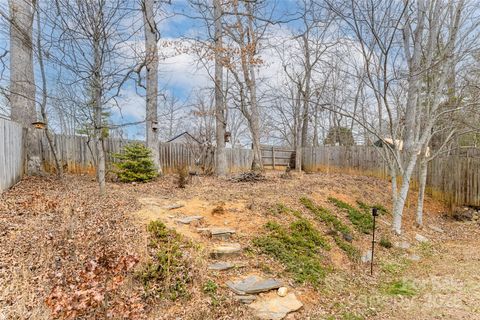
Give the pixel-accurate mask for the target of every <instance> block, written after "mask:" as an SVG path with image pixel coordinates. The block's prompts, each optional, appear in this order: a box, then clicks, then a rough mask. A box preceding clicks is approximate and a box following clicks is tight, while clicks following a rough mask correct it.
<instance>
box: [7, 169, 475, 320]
mask: <svg viewBox="0 0 480 320" xmlns="http://www.w3.org/2000/svg"><path fill="white" fill-rule="evenodd" d="M389 195H390V192H389V184H388V182H387V181H382V180H378V179H374V178H368V177H362V176H347V175H341V174H310V175H298V176H294V177H293V178H292V179H282V178H281V177H280V173H270V174H268V175H267V179H266V180H265V181H261V182H256V183H236V182H233V181H229V180H218V179H215V178H210V177H200V178H195V180H194V181H192V182H191V183H190V184H189V185H188V186H187V187H186V188H185V189H180V188H177V186H176V181H175V178H174V177H171V176H170V177H165V178H162V179H159V180H158V181H155V182H151V183H146V184H120V183H118V184H117V183H109V184H108V194H107V195H106V196H105V197H100V196H98V195H97V186H96V184H95V182H94V181H92V179H91V177H89V176H67V177H66V178H65V179H64V180H63V181H57V180H55V179H52V178H48V177H43V178H40V177H34V178H33V177H32V178H26V179H24V180H23V181H21V182H20V183H19V184H18V185H17V186H15V187H14V188H12V189H11V190H9V191H7V192H5V193H3V194H2V195H1V196H0V244H1V245H0V317H1V316H2V315H3V316H5V317H6V318H7V319H51V318H53V317H57V318H71V319H74V318H80V319H106V318H112V317H113V318H120V317H124V318H129V319H141V318H148V319H172V318H179V319H249V318H251V315H250V313H249V311H248V309H247V308H246V307H245V306H244V305H242V304H240V303H238V302H234V301H233V299H232V295H231V293H230V291H229V290H227V289H226V288H225V286H224V282H225V281H226V280H227V279H228V278H230V277H233V276H235V275H239V274H245V273H259V274H264V275H268V276H273V277H278V278H281V279H282V280H284V281H285V282H287V283H289V284H291V286H292V287H294V289H295V291H296V293H297V295H298V298H299V299H300V300H301V301H302V302H303V303H304V308H303V309H302V310H300V311H299V312H297V313H295V314H293V315H292V316H291V317H292V318H293V319H307V318H309V317H310V318H311V319H397V318H398V315H399V314H402V318H403V319H439V318H442V317H443V318H445V319H452V318H455V319H475V317H477V318H480V317H478V314H479V309H478V305H480V304H479V302H480V300H479V297H478V294H479V292H480V288H479V287H478V283H480V278H479V274H480V273H479V272H478V267H479V265H480V256H479V252H480V250H478V247H479V245H480V243H479V242H478V240H476V239H478V235H479V232H478V225H476V224H470V223H467V224H462V223H453V222H451V221H449V220H446V219H444V218H442V214H443V213H444V210H445V209H444V207H443V206H442V205H441V204H438V203H436V202H434V201H432V200H430V199H427V204H426V210H427V216H426V219H425V221H426V224H432V225H436V226H440V227H442V228H443V229H444V230H445V231H446V232H445V233H442V234H440V233H438V232H436V231H433V230H431V229H429V228H425V229H424V230H421V231H418V230H416V229H415V228H414V227H413V217H412V215H413V211H414V206H413V205H410V206H408V207H407V212H406V215H405V218H406V219H405V230H406V232H405V235H404V237H403V239H406V240H408V241H409V242H410V243H411V244H412V248H411V249H409V250H408V251H405V252H404V251H401V250H400V249H395V248H392V249H387V248H383V247H380V246H377V251H376V265H375V270H376V272H375V276H374V277H370V276H369V274H368V271H369V267H368V265H362V264H360V263H357V262H355V261H352V260H351V259H349V257H348V256H347V255H346V253H345V252H344V251H342V250H341V249H339V247H338V246H336V245H335V242H334V241H333V239H334V237H333V236H332V237H330V236H329V230H330V227H329V226H328V224H325V223H323V222H322V221H321V220H319V219H315V215H312V213H311V211H309V210H308V209H306V208H305V206H304V205H303V204H302V203H301V202H300V199H301V198H302V197H308V198H309V199H311V200H312V201H314V202H315V204H316V205H318V206H321V207H324V208H326V209H328V210H329V212H333V213H334V214H336V216H337V217H338V219H340V220H341V222H342V224H346V225H348V226H349V228H350V229H352V230H355V229H356V228H355V225H353V224H352V222H351V221H350V219H349V218H351V216H350V217H349V216H348V212H346V211H345V210H342V209H339V208H336V207H335V205H333V204H332V203H331V202H329V201H328V198H329V197H334V198H336V199H339V200H341V201H343V202H345V203H348V204H349V205H351V206H354V207H356V208H358V209H359V210H360V209H361V208H360V207H359V206H358V205H357V203H358V201H361V202H362V203H364V204H369V205H373V204H380V205H383V206H385V207H387V208H389V207H390V200H389ZM412 198H414V197H412ZM176 203H181V204H183V205H184V207H183V208H181V209H178V211H179V212H181V213H182V214H201V215H204V216H205V223H207V224H209V225H226V226H229V227H233V228H235V229H236V230H237V235H236V241H238V242H239V243H241V244H242V246H243V247H244V248H246V249H247V250H246V253H245V254H244V255H243V256H242V260H243V262H244V263H245V267H244V268H242V269H241V270H233V271H229V272H228V273H226V274H215V275H212V274H211V273H209V272H208V271H207V270H206V264H207V263H208V261H207V256H208V246H209V243H208V241H207V240H206V239H205V238H203V237H201V236H199V235H198V234H197V233H195V232H192V230H191V228H189V227H184V226H181V227H179V226H176V225H175V224H169V218H168V215H169V214H166V213H165V212H164V211H162V210H161V209H160V207H159V206H161V205H169V204H176ZM278 204H282V205H283V206H285V207H288V208H291V209H292V210H294V212H298V213H296V214H282V212H281V211H279V210H275V208H278ZM172 214H173V213H172ZM298 214H301V216H302V219H303V218H305V219H308V221H309V223H310V224H312V226H314V227H315V228H317V229H318V231H319V232H320V233H321V234H322V235H323V236H324V237H325V238H326V239H328V241H330V243H329V245H330V246H331V247H332V249H331V250H328V251H325V257H324V258H322V261H324V262H325V263H326V264H328V266H329V268H328V270H333V271H329V272H328V273H327V274H326V275H325V279H324V280H322V281H323V282H321V283H319V284H315V286H313V285H309V284H308V283H306V284H297V283H295V282H294V281H293V279H292V278H291V277H292V273H291V272H289V271H288V268H286V267H285V265H283V264H282V260H275V259H273V258H272V257H271V256H269V255H266V254H264V253H262V252H261V251H258V250H257V248H255V246H254V245H253V239H254V238H255V237H257V236H258V235H260V234H263V233H264V232H265V228H264V226H265V225H266V224H267V223H268V222H269V221H275V223H278V224H280V225H283V226H286V227H289V226H290V225H292V223H295V221H296V219H298ZM296 215H297V216H296ZM156 219H164V220H165V223H166V225H167V226H169V227H175V228H177V229H178V230H177V231H178V232H179V234H181V235H182V237H184V238H185V239H186V240H188V241H192V242H193V243H194V244H195V245H194V246H193V247H192V249H191V250H190V251H189V252H186V254H187V253H188V255H187V256H188V259H190V260H189V261H191V267H192V270H191V272H192V273H191V277H192V281H191V284H190V285H191V287H190V288H189V294H188V295H187V296H186V297H184V298H181V299H179V300H177V301H169V300H162V301H154V300H152V299H151V298H150V297H148V296H147V295H145V292H144V286H143V285H142V283H141V281H139V280H138V279H137V277H136V276H135V274H136V273H137V272H138V270H141V269H142V266H144V264H145V263H146V262H147V261H148V259H149V250H148V243H149V242H148V241H149V240H148V239H149V238H148V236H149V235H148V232H147V230H146V225H147V224H148V222H149V221H151V220H156ZM390 219H391V217H390V216H388V215H383V216H381V217H380V218H379V220H380V221H378V227H379V230H378V233H377V234H378V237H379V239H380V238H381V237H389V239H390V240H391V241H392V242H395V241H398V240H400V239H396V238H393V237H392V236H391V235H390V233H389V226H388V222H389V220H390ZM417 232H418V233H421V234H422V235H424V236H426V237H427V238H429V239H431V241H430V244H429V245H419V244H416V243H415V241H414V237H415V234H416V233H417ZM337 237H338V236H337ZM339 239H340V238H339ZM352 245H353V246H355V248H358V250H360V252H364V251H365V250H367V249H368V248H369V246H370V235H367V234H364V233H363V232H362V230H360V231H357V230H355V231H354V234H353V242H352ZM413 254H415V255H418V256H420V257H421V260H420V261H418V262H413V261H410V260H408V257H409V256H411V255H413ZM287 267H288V266H287ZM189 283H190V282H189ZM206 287H207V288H215V290H205V288H206ZM404 292H407V293H408V294H405V295H404V294H402V293H404ZM398 293H400V294H398ZM410 293H411V294H410ZM438 301H440V302H441V303H438ZM442 301H443V302H442Z"/></svg>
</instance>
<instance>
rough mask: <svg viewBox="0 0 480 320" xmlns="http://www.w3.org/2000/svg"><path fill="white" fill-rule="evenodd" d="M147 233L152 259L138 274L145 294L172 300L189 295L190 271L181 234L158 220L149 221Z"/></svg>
mask: <svg viewBox="0 0 480 320" xmlns="http://www.w3.org/2000/svg"><path fill="white" fill-rule="evenodd" d="M147 231H148V232H149V233H150V243H149V246H148V249H149V253H150V257H151V260H150V261H149V262H147V263H146V264H145V265H144V266H143V267H142V269H141V270H140V271H139V272H138V273H137V276H138V278H139V279H140V281H141V282H142V283H143V285H144V289H145V292H146V295H147V296H152V297H157V298H168V299H171V300H176V299H178V298H180V297H185V296H188V284H189V283H190V282H191V280H192V279H191V277H190V273H191V272H190V271H191V270H190V264H189V262H188V261H187V260H186V259H185V257H184V255H183V247H182V245H183V243H182V240H181V237H180V235H179V234H178V233H176V232H175V231H173V230H169V229H168V228H167V227H166V226H165V224H163V223H162V222H161V221H158V220H157V221H152V222H150V223H149V224H148V226H147Z"/></svg>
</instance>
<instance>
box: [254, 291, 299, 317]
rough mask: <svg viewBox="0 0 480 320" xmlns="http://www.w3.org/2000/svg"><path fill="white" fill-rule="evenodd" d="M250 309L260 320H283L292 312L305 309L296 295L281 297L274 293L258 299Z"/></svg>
mask: <svg viewBox="0 0 480 320" xmlns="http://www.w3.org/2000/svg"><path fill="white" fill-rule="evenodd" d="M249 307H250V308H251V309H252V311H253V313H254V314H255V315H256V316H257V317H258V318H259V319H269V320H281V319H283V318H285V317H286V316H287V314H289V313H290V312H294V311H297V310H299V309H300V308H301V307H303V303H302V302H301V301H300V300H298V299H297V297H296V296H295V294H294V293H289V294H287V295H286V296H285V297H279V296H277V295H276V294H275V293H273V292H272V293H268V294H267V295H266V296H263V297H261V298H259V299H256V300H255V302H253V303H251V304H250V305H249Z"/></svg>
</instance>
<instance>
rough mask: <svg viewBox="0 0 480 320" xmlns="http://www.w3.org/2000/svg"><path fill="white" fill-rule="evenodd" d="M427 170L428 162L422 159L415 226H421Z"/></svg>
mask: <svg viewBox="0 0 480 320" xmlns="http://www.w3.org/2000/svg"><path fill="white" fill-rule="evenodd" d="M427 170H428V162H427V160H426V159H422V160H421V162H420V177H419V189H418V200H417V214H416V219H415V220H416V223H417V226H419V227H422V226H423V202H424V200H425V186H426V184H427Z"/></svg>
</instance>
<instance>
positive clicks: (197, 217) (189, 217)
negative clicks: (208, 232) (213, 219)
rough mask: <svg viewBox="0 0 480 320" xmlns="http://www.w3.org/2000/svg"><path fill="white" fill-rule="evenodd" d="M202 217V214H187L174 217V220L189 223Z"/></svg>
mask: <svg viewBox="0 0 480 320" xmlns="http://www.w3.org/2000/svg"><path fill="white" fill-rule="evenodd" d="M202 219H203V217H202V216H188V217H183V218H178V219H175V221H176V222H178V223H182V224H190V223H192V222H194V221H199V220H202Z"/></svg>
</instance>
